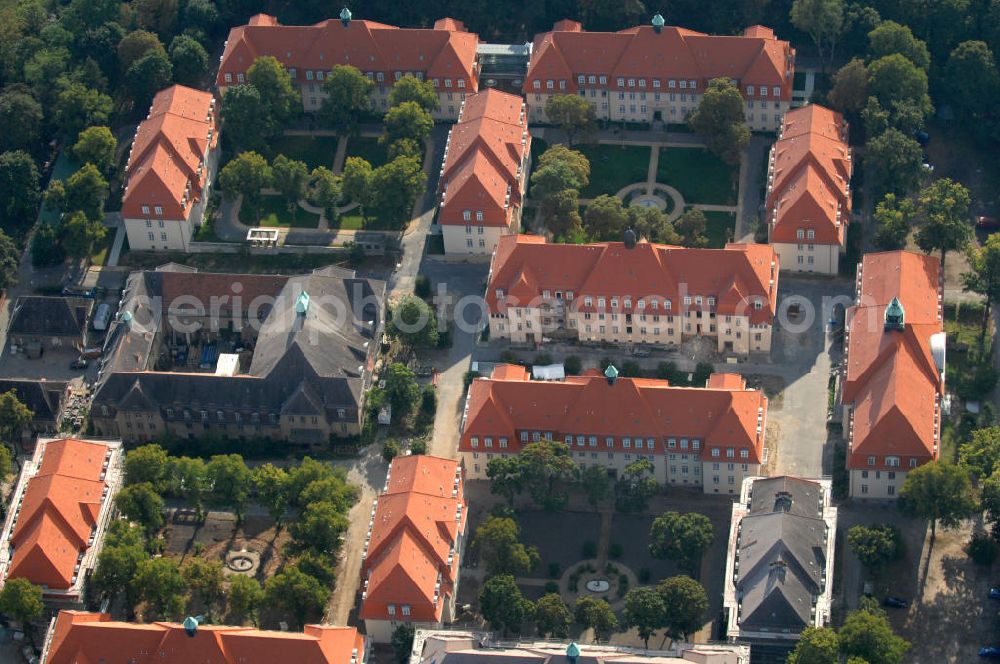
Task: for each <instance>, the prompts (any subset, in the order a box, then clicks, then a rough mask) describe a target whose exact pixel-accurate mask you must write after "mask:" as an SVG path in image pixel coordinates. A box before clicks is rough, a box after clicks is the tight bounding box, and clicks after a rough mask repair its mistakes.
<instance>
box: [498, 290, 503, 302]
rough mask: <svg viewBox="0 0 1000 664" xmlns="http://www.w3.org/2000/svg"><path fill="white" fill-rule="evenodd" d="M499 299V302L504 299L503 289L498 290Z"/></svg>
mask: <svg viewBox="0 0 1000 664" xmlns="http://www.w3.org/2000/svg"><path fill="white" fill-rule="evenodd" d="M497 299H498V300H502V299H504V294H503V289H502V288H498V289H497Z"/></svg>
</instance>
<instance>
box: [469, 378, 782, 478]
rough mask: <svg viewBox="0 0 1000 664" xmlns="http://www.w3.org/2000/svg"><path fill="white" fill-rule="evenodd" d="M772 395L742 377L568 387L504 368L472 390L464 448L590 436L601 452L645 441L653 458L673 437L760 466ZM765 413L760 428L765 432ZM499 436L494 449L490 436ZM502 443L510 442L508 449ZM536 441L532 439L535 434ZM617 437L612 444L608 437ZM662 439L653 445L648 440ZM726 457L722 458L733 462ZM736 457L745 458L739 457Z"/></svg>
mask: <svg viewBox="0 0 1000 664" xmlns="http://www.w3.org/2000/svg"><path fill="white" fill-rule="evenodd" d="M766 410H767V398H766V397H765V396H764V394H763V392H761V391H760V390H748V389H746V384H745V382H744V381H743V379H742V378H740V377H739V376H737V375H726V374H714V375H713V376H712V377H711V378H709V381H708V386H707V387H705V388H691V387H671V386H670V384H669V383H668V382H667V381H665V380H652V379H641V378H618V379H617V380H615V382H614V384H613V385H610V384H609V383H608V381H607V379H605V378H604V376H601V375H593V374H588V375H583V376H571V377H568V378H567V379H566V380H565V381H563V382H553V381H532V380H529V378H528V376H527V374H526V373H522V374H517V375H515V374H511V373H508V372H506V371H505V370H504V369H503V365H501V366H500V367H497V370H495V371H494V373H493V376H492V377H491V378H477V379H476V380H474V381H473V382H472V385H471V387H470V389H469V404H468V414H467V416H466V421H465V425H464V428H463V431H462V438H461V441H460V443H459V449H460V450H462V451H472V450H473V449H474V448H473V447H472V443H471V439H472V438H473V437H476V438H477V439H478V447H477V448H475V449H476V450H477V451H484V450H485V451H493V452H496V453H511V454H513V453H517V452H519V451H520V449H521V446H522V445H523V443H522V442H521V438H520V434H521V432H522V431H523V432H530V433H534V432H538V433H540V435H541V436H542V437H544V436H545V434H546V433H548V434H551V436H552V439H553V440H556V441H564V440H565V437H566V436H573V437H574V438H573V440H574V443H573V444H574V445H576V444H577V443H576V442H575V441H576V438H575V437H576V436H581V435H582V436H585V437H587V440H585V441H584V442H585V445H584V446H583V448H582V449H586V450H590V449H591V445H590V441H589V437H590V436H595V437H596V438H597V442H596V449H599V450H600V451H617V452H623V451H624V452H628V451H632V450H634V449H635V448H632V447H630V448H625V447H624V440H623V438H630V439H631V440H639V439H644V441H645V443H646V445H644V448H645V451H646V453H648V454H654V453H655V454H662V453H664V452H665V451H666V449H667V447H666V445H667V439H668V438H681V437H683V438H689V439H697V440H699V441H701V445H702V450H701V455H702V458H703V459H710V458H711V448H713V447H717V448H729V447H731V448H734V450H735V449H738V450H747V451H748V454H749V456H748V458H747V459H743V460H742V463H760V462H761V456H762V454H763V447H764V416H765V415H766ZM758 414H759V415H760V417H761V419H760V426H759V428H758ZM487 437H489V438H491V440H492V443H493V446H492V448H487V447H486V441H485V438H487ZM500 438H506V439H507V445H506V447H505V448H501V447H500ZM529 438H530V436H529ZM608 438H611V439H612V444H611V446H608V444H607V439H608ZM650 439H652V440H653V441H654V443H653V447H652V448H650V447H648V441H649V440H650ZM725 456H726V455H725V454H724V453H723V454H722V458H725ZM736 458H740V455H739V453H736Z"/></svg>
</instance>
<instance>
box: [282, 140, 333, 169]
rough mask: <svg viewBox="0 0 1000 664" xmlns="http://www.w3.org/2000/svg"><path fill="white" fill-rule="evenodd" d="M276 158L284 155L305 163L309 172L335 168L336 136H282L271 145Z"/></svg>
mask: <svg viewBox="0 0 1000 664" xmlns="http://www.w3.org/2000/svg"><path fill="white" fill-rule="evenodd" d="M271 147H272V149H273V150H274V154H275V156H277V155H279V154H283V155H285V156H286V157H288V158H289V159H297V160H298V161H304V162H305V163H306V166H308V167H309V170H310V171H311V170H312V169H314V168H316V167H317V166H326V167H327V168H333V158H334V156H335V155H336V154H337V137H336V136H282V137H281V138H280V139H278V140H277V141H275V142H274V143H273V144H272V145H271Z"/></svg>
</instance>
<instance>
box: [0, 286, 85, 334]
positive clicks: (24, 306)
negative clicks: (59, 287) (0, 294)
mask: <svg viewBox="0 0 1000 664" xmlns="http://www.w3.org/2000/svg"><path fill="white" fill-rule="evenodd" d="M91 306H92V302H91V301H90V300H85V299H82V298H75V297H48V296H40V295H22V296H21V297H19V298H17V301H16V302H15V303H14V310H13V312H12V313H11V316H10V325H9V327H8V329H7V330H8V331H7V333H8V334H11V335H22V334H23V335H30V336H49V337H82V336H83V333H84V332H86V330H87V316H88V314H89V313H90V308H91Z"/></svg>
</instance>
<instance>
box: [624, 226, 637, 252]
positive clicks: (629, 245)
mask: <svg viewBox="0 0 1000 664" xmlns="http://www.w3.org/2000/svg"><path fill="white" fill-rule="evenodd" d="M622 241H623V242H624V243H625V248H626V249H635V242H636V237H635V231H634V230H632V229H631V228H628V229H626V230H625V235H624V237H623V238H622Z"/></svg>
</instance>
